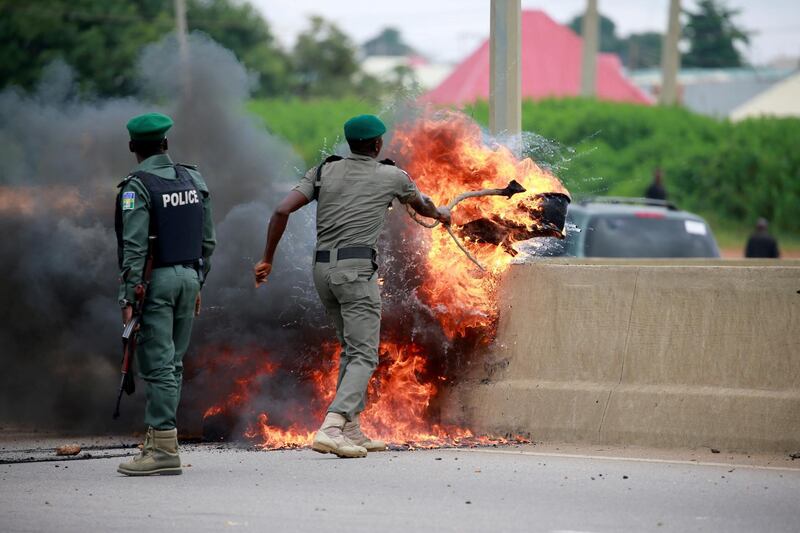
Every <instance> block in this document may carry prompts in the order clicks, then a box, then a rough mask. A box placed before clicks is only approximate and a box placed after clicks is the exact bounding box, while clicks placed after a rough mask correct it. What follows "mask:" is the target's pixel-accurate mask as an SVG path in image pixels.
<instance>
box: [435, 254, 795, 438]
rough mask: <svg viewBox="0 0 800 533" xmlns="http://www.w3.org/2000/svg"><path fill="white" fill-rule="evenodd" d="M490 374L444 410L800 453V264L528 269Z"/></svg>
mask: <svg viewBox="0 0 800 533" xmlns="http://www.w3.org/2000/svg"><path fill="white" fill-rule="evenodd" d="M473 366H476V365H473ZM477 366H479V368H473V370H472V371H471V372H470V373H469V375H467V376H465V379H463V380H462V381H461V382H460V383H459V385H457V386H456V387H454V388H453V389H452V390H451V391H450V393H449V394H448V395H447V397H446V399H445V404H444V410H443V413H444V414H445V418H448V419H450V420H451V421H458V422H460V423H464V424H466V425H468V426H469V427H472V428H474V429H475V430H477V431H479V432H489V433H495V434H497V433H500V434H503V433H523V434H530V435H531V437H532V438H533V439H535V440H543V441H562V442H585V443H597V444H623V445H642V446H658V447H691V448H694V447H702V446H709V447H715V448H721V449H724V450H730V451H734V450H738V451H800V261H783V262H765V261H759V262H747V261H695V262H691V261H689V262H687V261H682V262H680V263H677V262H674V261H624V260H622V261H621V260H611V261H606V260H547V261H541V262H537V263H533V264H525V265H515V266H513V267H512V268H511V269H510V271H509V272H508V274H507V276H506V278H505V279H504V281H503V288H502V291H501V312H500V319H499V324H498V332H497V339H496V342H495V343H494V346H493V347H492V349H491V352H490V353H489V354H487V358H486V360H485V363H484V364H482V365H477Z"/></svg>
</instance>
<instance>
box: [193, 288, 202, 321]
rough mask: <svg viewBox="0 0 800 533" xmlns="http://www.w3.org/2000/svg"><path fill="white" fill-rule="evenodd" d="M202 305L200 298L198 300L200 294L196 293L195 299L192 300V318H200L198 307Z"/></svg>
mask: <svg viewBox="0 0 800 533" xmlns="http://www.w3.org/2000/svg"><path fill="white" fill-rule="evenodd" d="M201 304H202V298H200V293H199V292H198V293H197V298H195V299H194V316H200V306H201Z"/></svg>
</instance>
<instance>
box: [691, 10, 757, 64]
mask: <svg viewBox="0 0 800 533" xmlns="http://www.w3.org/2000/svg"><path fill="white" fill-rule="evenodd" d="M684 13H685V15H686V16H687V17H688V20H687V22H686V25H685V26H684V28H683V34H684V36H685V37H686V39H687V40H688V41H689V50H688V51H687V52H686V53H685V54H683V56H682V59H681V64H682V65H683V66H684V67H695V68H728V67H741V66H742V65H743V64H744V61H743V60H742V55H741V53H740V52H739V50H738V49H737V48H736V44H737V43H743V44H748V43H749V42H750V39H749V37H748V33H747V32H746V31H744V30H743V29H741V28H739V27H738V26H737V25H736V24H735V23H734V21H733V19H734V17H735V16H736V15H738V14H739V10H738V9H730V8H728V7H727V6H726V5H725V4H724V3H723V2H720V1H717V0H700V1H699V2H698V3H697V11H695V12H691V11H684Z"/></svg>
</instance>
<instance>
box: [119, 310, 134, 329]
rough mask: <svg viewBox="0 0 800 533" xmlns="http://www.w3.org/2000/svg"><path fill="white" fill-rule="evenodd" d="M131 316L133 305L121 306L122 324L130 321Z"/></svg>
mask: <svg viewBox="0 0 800 533" xmlns="http://www.w3.org/2000/svg"><path fill="white" fill-rule="evenodd" d="M131 318H133V306H132V305H126V306H125V307H123V308H122V325H123V326H126V325H128V322H130V321H131Z"/></svg>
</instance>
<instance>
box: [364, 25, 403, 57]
mask: <svg viewBox="0 0 800 533" xmlns="http://www.w3.org/2000/svg"><path fill="white" fill-rule="evenodd" d="M362 48H363V50H364V54H365V55H366V56H407V55H409V54H412V53H414V49H413V48H411V47H410V46H409V45H407V44H406V43H405V42H403V37H402V36H401V35H400V31H399V30H397V29H396V28H384V29H383V30H382V31H381V32H380V33H379V34H378V35H377V36H375V37H373V38H372V39H370V40H368V41H367V42H365V43H364V45H363V46H362Z"/></svg>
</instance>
